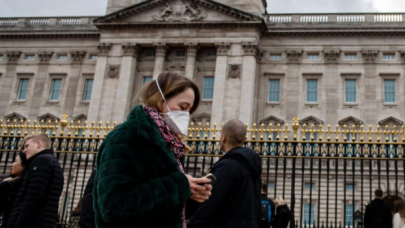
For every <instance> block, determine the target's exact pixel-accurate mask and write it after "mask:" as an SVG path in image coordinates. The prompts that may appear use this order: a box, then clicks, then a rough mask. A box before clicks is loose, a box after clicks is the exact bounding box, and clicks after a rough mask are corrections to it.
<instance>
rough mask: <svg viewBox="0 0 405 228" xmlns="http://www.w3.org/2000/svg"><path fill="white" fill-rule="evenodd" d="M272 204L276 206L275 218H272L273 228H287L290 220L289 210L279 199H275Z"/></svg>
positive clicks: (281, 199)
mask: <svg viewBox="0 0 405 228" xmlns="http://www.w3.org/2000/svg"><path fill="white" fill-rule="evenodd" d="M274 204H275V206H276V216H275V217H274V222H273V228H287V226H288V223H289V222H290V219H291V211H290V209H289V208H288V206H287V204H286V203H285V202H284V200H283V198H281V197H276V198H275V199H274Z"/></svg>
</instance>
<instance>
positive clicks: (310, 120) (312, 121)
mask: <svg viewBox="0 0 405 228" xmlns="http://www.w3.org/2000/svg"><path fill="white" fill-rule="evenodd" d="M299 123H300V124H307V125H309V124H323V121H322V120H321V119H318V118H316V117H314V116H308V117H306V118H304V119H302V120H300V121H299Z"/></svg>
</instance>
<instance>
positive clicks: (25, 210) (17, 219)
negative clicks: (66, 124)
mask: <svg viewBox="0 0 405 228" xmlns="http://www.w3.org/2000/svg"><path fill="white" fill-rule="evenodd" d="M23 145H24V151H23V152H24V154H25V156H26V157H27V160H28V165H27V170H26V173H25V175H24V180H23V183H22V186H21V188H20V190H19V191H18V194H17V198H16V200H15V204H14V206H13V209H12V212H11V215H10V218H9V221H8V223H7V227H8V228H55V227H56V223H57V220H58V206H59V197H60V195H61V193H62V189H63V174H62V169H61V167H60V164H59V161H58V160H57V158H56V157H55V156H54V154H53V150H52V149H50V146H51V140H50V139H49V137H48V136H47V135H44V134H37V135H30V136H27V137H25V139H24V143H23Z"/></svg>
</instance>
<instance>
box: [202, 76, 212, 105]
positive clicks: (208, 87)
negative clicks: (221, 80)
mask: <svg viewBox="0 0 405 228" xmlns="http://www.w3.org/2000/svg"><path fill="white" fill-rule="evenodd" d="M213 98H214V77H204V82H203V94H202V99H203V100H212V99H213Z"/></svg>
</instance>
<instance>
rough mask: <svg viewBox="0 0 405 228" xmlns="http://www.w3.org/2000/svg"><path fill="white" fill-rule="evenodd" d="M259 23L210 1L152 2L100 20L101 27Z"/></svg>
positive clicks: (160, 0) (98, 24)
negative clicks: (155, 24)
mask: <svg viewBox="0 0 405 228" xmlns="http://www.w3.org/2000/svg"><path fill="white" fill-rule="evenodd" d="M235 19H237V20H238V21H258V22H262V21H263V19H262V18H260V17H258V16H255V15H253V14H250V13H246V12H243V11H240V10H238V9H235V8H232V7H229V6H225V5H222V4H219V3H217V2H215V1H209V0H192V1H190V0H149V1H145V2H141V3H139V4H136V5H133V6H130V7H127V8H125V9H122V10H119V11H117V12H115V13H112V14H109V15H107V16H105V17H100V18H97V19H96V20H95V21H94V23H95V24H96V26H100V25H101V24H114V23H122V24H132V23H145V22H151V23H183V22H214V21H218V22H220V21H228V22H230V21H233V22H235Z"/></svg>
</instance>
